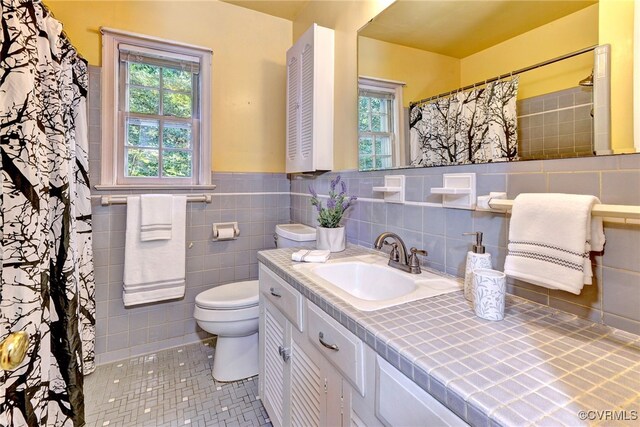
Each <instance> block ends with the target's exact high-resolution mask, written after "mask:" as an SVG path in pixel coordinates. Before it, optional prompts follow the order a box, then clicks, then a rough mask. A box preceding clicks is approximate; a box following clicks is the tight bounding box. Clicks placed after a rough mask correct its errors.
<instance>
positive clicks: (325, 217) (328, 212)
mask: <svg viewBox="0 0 640 427" xmlns="http://www.w3.org/2000/svg"><path fill="white" fill-rule="evenodd" d="M336 188H339V189H340V192H339V193H338V192H337V190H336ZM309 193H310V194H311V205H312V206H315V207H316V209H317V210H318V224H320V227H325V228H338V227H340V221H342V215H344V213H345V211H346V210H347V209H349V207H350V206H351V205H352V204H353V202H354V201H355V200H356V199H357V197H356V196H348V195H347V184H346V183H345V182H344V181H341V180H340V175H338V176H336V178H335V179H334V180H332V181H331V185H330V187H329V200H327V207H323V206H322V202H321V201H320V199H319V198H318V193H316V190H314V188H313V187H311V186H309Z"/></svg>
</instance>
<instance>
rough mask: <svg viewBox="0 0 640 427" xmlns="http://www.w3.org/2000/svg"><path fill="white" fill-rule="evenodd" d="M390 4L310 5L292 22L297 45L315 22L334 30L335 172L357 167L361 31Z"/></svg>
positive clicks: (383, 0)
mask: <svg viewBox="0 0 640 427" xmlns="http://www.w3.org/2000/svg"><path fill="white" fill-rule="evenodd" d="M391 3H392V1H391V0H360V1H311V2H309V4H308V5H307V6H306V7H305V8H304V9H303V10H302V11H301V12H300V14H299V15H298V17H297V18H296V20H295V21H293V39H294V41H295V40H297V39H298V37H300V36H301V35H302V34H303V33H304V32H305V31H306V30H307V29H308V28H309V26H310V25H311V24H313V23H314V22H315V23H317V24H318V25H321V26H323V27H327V28H333V29H334V30H335V82H334V95H335V97H334V117H335V118H334V122H333V136H334V142H333V168H334V169H335V170H343V169H355V168H357V167H358V148H357V144H356V142H357V140H358V125H357V123H358V121H357V117H358V110H357V100H358V43H357V41H358V37H357V32H358V29H360V28H361V27H362V26H364V24H366V23H367V22H368V21H369V20H370V19H371V18H373V17H374V16H376V15H377V14H378V13H380V12H381V11H382V10H383V9H384V8H386V7H387V6H388V5H389V4H391Z"/></svg>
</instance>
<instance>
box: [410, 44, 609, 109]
mask: <svg viewBox="0 0 640 427" xmlns="http://www.w3.org/2000/svg"><path fill="white" fill-rule="evenodd" d="M597 47H598V45H593V46H589V47H585V48H584V49H580V50H576V51H575V52H571V53H567V54H564V55H562V56H558V57H557V58H553V59H548V60H546V61H543V62H539V63H537V64H535V65H530V66H528V67H524V68H520V69H519V70H515V71H512V72H510V73H506V74H501V75H499V76H496V77H492V78H490V79H487V80H483V81H481V82H477V83H474V84H472V85H467V86H464V87H461V88H458V89H456V90H452V91H449V92H444V93H441V94H440V95H436V96H430V97H428V98H424V99H421V100H420V101H416V102H410V103H409V108H413V107H414V106H416V105H419V104H424V103H425V102H428V101H433V100H434V99H438V98H442V97H443V96H448V95H453V94H454V93H456V92H460V91H463V90H468V89H473V88H475V87H477V86H481V85H486V84H487V83H491V82H495V81H497V80H502V79H505V78H507V77H511V76H515V75H518V74H522V73H525V72H527V71H531V70H535V69H536V68H540V67H544V66H545V65H550V64H553V63H555V62H560V61H563V60H565V59H569V58H573V57H574V56H578V55H582V54H583V53H587V52H591V51H592V50H594V49H595V48H597Z"/></svg>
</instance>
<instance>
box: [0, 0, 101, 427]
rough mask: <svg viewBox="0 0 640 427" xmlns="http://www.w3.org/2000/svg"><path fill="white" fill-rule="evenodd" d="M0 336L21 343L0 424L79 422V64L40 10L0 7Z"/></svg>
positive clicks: (85, 188) (82, 149)
mask: <svg viewBox="0 0 640 427" xmlns="http://www.w3.org/2000/svg"><path fill="white" fill-rule="evenodd" d="M0 16H1V20H2V21H1V31H0V63H1V65H2V66H1V68H0V149H1V153H0V154H1V158H0V172H1V173H0V179H1V189H2V190H1V192H0V226H1V229H2V239H1V243H0V254H1V257H2V270H1V272H2V278H1V281H0V339H4V338H6V337H7V335H8V334H9V333H10V332H16V331H25V332H27V333H28V334H29V337H30V339H29V349H28V353H27V356H26V358H25V360H24V362H23V363H22V364H21V365H20V366H19V367H18V368H16V369H15V370H13V371H1V370H0V425H2V426H44V425H47V426H62V425H65V426H66V425H78V426H81V425H84V424H85V422H84V396H83V376H84V375H85V374H87V373H89V372H91V371H93V369H94V337H95V302H94V301H95V300H94V293H95V284H94V275H93V274H94V273H93V257H92V249H91V202H90V195H89V178H88V158H87V150H88V142H87V123H86V120H87V111H86V95H87V83H88V82H87V64H86V62H85V61H84V60H83V59H82V58H81V57H80V56H79V55H78V54H77V52H76V50H75V49H74V48H73V46H72V45H71V44H70V42H69V40H68V39H67V38H66V36H65V35H64V33H62V25H61V24H60V23H59V22H58V21H56V20H55V19H54V18H53V17H52V16H51V14H50V13H49V11H48V10H47V9H46V7H45V6H44V5H43V4H42V3H41V2H40V1H26V0H22V1H20V0H0Z"/></svg>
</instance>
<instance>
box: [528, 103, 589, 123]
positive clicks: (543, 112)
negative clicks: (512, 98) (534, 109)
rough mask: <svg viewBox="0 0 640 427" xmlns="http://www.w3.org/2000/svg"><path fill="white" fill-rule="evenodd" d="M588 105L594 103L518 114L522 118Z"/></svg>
mask: <svg viewBox="0 0 640 427" xmlns="http://www.w3.org/2000/svg"><path fill="white" fill-rule="evenodd" d="M587 106H593V103H592V102H588V103H586V104H580V105H572V106H570V107H562V108H556V109H555V110H547V111H540V112H538V113H531V114H523V115H521V116H517V118H518V119H521V118H524V117H532V116H539V115H540V114H545V113H555V112H557V111H565V110H571V109H576V108H579V107H587Z"/></svg>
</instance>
